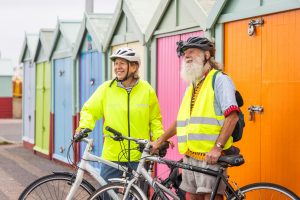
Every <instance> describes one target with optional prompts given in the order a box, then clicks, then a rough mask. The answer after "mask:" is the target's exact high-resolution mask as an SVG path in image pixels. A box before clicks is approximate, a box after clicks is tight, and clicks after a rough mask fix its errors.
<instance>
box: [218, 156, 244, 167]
mask: <svg viewBox="0 0 300 200" xmlns="http://www.w3.org/2000/svg"><path fill="white" fill-rule="evenodd" d="M218 162H219V164H220V165H223V166H240V165H242V164H244V163H245V160H244V157H243V155H241V154H238V155H228V156H221V157H220V158H219V160H218Z"/></svg>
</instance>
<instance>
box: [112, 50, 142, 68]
mask: <svg viewBox="0 0 300 200" xmlns="http://www.w3.org/2000/svg"><path fill="white" fill-rule="evenodd" d="M117 58H123V59H125V60H127V61H129V62H138V63H139V65H141V59H140V56H139V55H138V54H137V53H136V52H135V51H134V50H133V49H131V48H128V47H122V48H119V49H117V51H115V52H114V53H113V54H112V55H111V56H110V59H111V60H112V61H113V62H114V61H115V60H116V59H117Z"/></svg>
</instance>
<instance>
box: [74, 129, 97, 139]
mask: <svg viewBox="0 0 300 200" xmlns="http://www.w3.org/2000/svg"><path fill="white" fill-rule="evenodd" d="M89 132H92V130H91V129H89V128H84V129H81V130H80V131H79V133H78V134H75V135H74V137H73V140H74V141H75V142H79V141H81V140H82V139H83V138H86V137H87V136H88V135H89V134H88V133H89Z"/></svg>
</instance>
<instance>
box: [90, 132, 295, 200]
mask: <svg viewBox="0 0 300 200" xmlns="http://www.w3.org/2000/svg"><path fill="white" fill-rule="evenodd" d="M106 130H109V131H110V132H112V133H113V134H114V138H115V139H116V140H124V139H125V140H129V141H134V142H135V143H136V144H138V145H139V146H141V148H143V153H142V158H141V159H140V162H139V165H138V168H137V170H136V173H137V175H135V176H134V178H133V179H131V180H128V179H119V178H118V179H111V180H110V181H111V183H109V184H107V185H105V186H103V187H100V188H99V189H98V190H96V191H95V192H94V193H93V194H92V195H91V196H90V198H89V200H93V199H101V196H102V195H105V194H106V192H109V191H114V192H116V193H117V194H118V198H117V199H123V200H124V199H137V200H146V199H147V197H146V195H145V194H144V193H143V192H142V191H141V190H140V189H139V188H138V186H137V185H136V183H137V182H138V181H140V180H141V179H145V180H146V181H148V183H150V186H151V187H152V188H153V189H154V191H155V197H154V198H152V199H162V200H168V199H169V198H173V199H176V200H180V198H179V197H177V196H176V194H175V193H174V192H173V191H171V190H170V189H168V188H166V187H165V186H164V185H162V184H161V183H159V182H158V181H157V180H156V179H154V178H152V177H151V176H150V175H149V173H147V171H146V170H145V168H144V164H145V162H146V160H148V161H153V162H157V163H161V164H165V165H168V166H173V167H178V168H182V169H187V170H191V171H195V172H200V173H204V174H207V175H210V176H214V177H216V183H215V186H214V187H213V189H212V192H211V197H210V199H211V200H213V199H215V196H216V192H217V189H218V187H219V185H220V182H221V181H222V182H223V183H224V184H225V185H226V190H225V197H226V199H231V200H242V199H246V198H247V199H280V200H282V199H293V200H299V197H298V196H297V195H296V194H295V193H293V192H292V191H291V190H289V189H287V188H285V187H283V186H280V185H277V184H273V183H254V184H249V185H247V186H244V187H241V188H239V187H238V186H237V184H236V183H235V182H233V181H232V183H233V185H234V186H232V185H231V184H230V183H229V177H228V176H225V175H224V174H223V172H224V170H225V169H226V168H228V167H233V166H240V165H242V164H243V163H244V158H243V156H242V155H240V154H238V155H229V156H221V157H220V158H219V160H218V163H219V164H220V166H221V167H220V169H219V170H218V171H214V170H211V169H205V168H201V167H197V166H192V165H188V164H184V163H180V162H177V161H173V160H167V159H163V158H161V157H158V156H155V155H150V147H151V145H150V143H149V141H147V140H144V139H136V138H130V137H125V136H122V134H121V133H119V132H117V131H115V130H113V129H111V128H106ZM274 197H275V198H274ZM105 200H106V199H105Z"/></svg>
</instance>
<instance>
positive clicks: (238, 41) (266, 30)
mask: <svg viewBox="0 0 300 200" xmlns="http://www.w3.org/2000/svg"><path fill="white" fill-rule="evenodd" d="M262 18H263V19H264V24H263V26H261V27H256V34H255V35H254V36H248V34H247V28H248V22H249V20H250V19H247V20H241V21H236V22H231V23H227V24H225V27H224V39H225V46H224V52H225V56H224V58H225V71H226V72H227V73H228V74H229V75H230V76H231V77H232V79H233V80H234V83H235V85H236V87H237V89H238V90H239V91H241V93H242V95H243V98H244V101H245V105H244V107H243V111H244V113H245V117H246V128H245V133H244V136H243V139H242V141H241V142H239V143H237V145H238V146H239V147H240V148H241V152H242V154H243V155H244V157H245V160H246V163H245V164H244V165H243V166H242V167H238V168H234V169H231V170H230V172H229V173H230V174H231V175H233V177H234V180H237V182H238V184H239V185H244V184H246V183H251V182H258V181H262V182H264V181H265V182H273V183H277V184H281V185H283V186H285V187H288V188H289V189H291V190H293V191H294V192H296V193H297V194H298V195H299V194H300V187H299V183H298V182H297V181H296V180H300V159H299V155H298V153H299V151H300V150H299V146H298V145H299V144H300V137H299V130H300V123H299V122H298V115H299V113H300V106H299V99H300V82H299V80H300V56H299V53H298V52H299V50H298V48H299V47H300V38H299V35H300V24H299V23H298V22H299V20H300V10H294V11H288V12H284V13H278V14H272V15H268V16H263V17H262ZM250 105H261V106H263V107H264V112H263V113H262V114H255V119H254V120H253V121H248V119H247V118H248V112H247V108H248V107H249V106H250Z"/></svg>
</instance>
